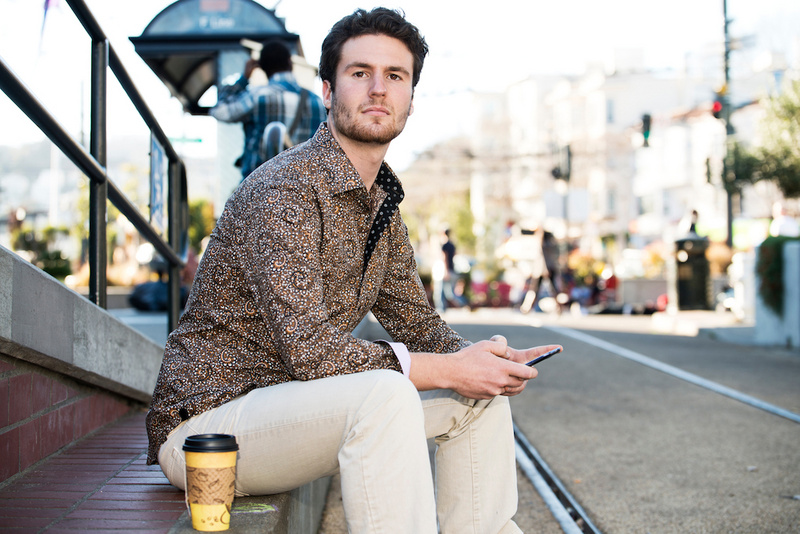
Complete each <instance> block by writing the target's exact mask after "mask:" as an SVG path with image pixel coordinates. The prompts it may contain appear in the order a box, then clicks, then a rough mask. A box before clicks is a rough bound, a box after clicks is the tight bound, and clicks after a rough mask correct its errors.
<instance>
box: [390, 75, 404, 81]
mask: <svg viewBox="0 0 800 534" xmlns="http://www.w3.org/2000/svg"><path fill="white" fill-rule="evenodd" d="M389 79H390V80H395V81H400V80H402V79H403V78H402V76H400V75H399V74H390V75H389Z"/></svg>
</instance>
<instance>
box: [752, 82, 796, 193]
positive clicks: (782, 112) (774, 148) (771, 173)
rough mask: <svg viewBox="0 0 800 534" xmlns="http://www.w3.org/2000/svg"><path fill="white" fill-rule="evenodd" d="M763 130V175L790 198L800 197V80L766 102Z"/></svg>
mask: <svg viewBox="0 0 800 534" xmlns="http://www.w3.org/2000/svg"><path fill="white" fill-rule="evenodd" d="M761 130H762V134H761V135H762V147H761V154H760V159H761V160H762V164H761V165H760V166H759V167H760V168H759V174H760V178H761V179H763V180H771V181H773V182H775V184H776V185H777V186H778V188H779V189H780V190H781V192H782V193H783V196H784V197H786V198H798V197H800V80H793V81H791V82H790V83H788V84H787V85H786V86H785V87H784V88H783V91H782V92H781V93H780V94H779V95H778V96H776V97H773V98H770V99H768V100H766V101H765V115H764V119H763V120H762V122H761Z"/></svg>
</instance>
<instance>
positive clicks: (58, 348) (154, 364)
mask: <svg viewBox="0 0 800 534" xmlns="http://www.w3.org/2000/svg"><path fill="white" fill-rule="evenodd" d="M0 352H2V353H3V354H6V355H8V356H12V357H14V358H18V359H21V360H25V361H27V362H30V363H34V364H36V365H39V366H42V367H45V368H47V369H50V370H52V371H56V372H58V373H61V374H64V375H66V376H70V377H72V378H75V379H78V380H81V381H83V382H86V383H88V384H91V385H94V386H98V387H100V388H103V389H106V390H109V391H111V392H114V393H117V394H120V395H123V396H125V397H129V398H131V399H133V400H136V401H138V402H143V403H146V404H148V403H149V402H150V398H151V395H152V393H153V389H154V388H155V383H156V378H157V377H158V371H159V369H160V367H161V359H162V357H163V354H164V348H163V347H161V346H159V345H158V344H156V343H154V342H153V341H151V340H150V339H148V338H146V337H145V336H143V335H142V334H140V333H138V332H136V331H135V330H132V329H131V328H130V327H128V326H126V325H125V324H123V323H121V322H120V321H118V320H117V319H116V318H114V317H113V316H112V315H110V314H109V313H108V312H107V311H106V310H103V309H102V308H100V307H98V306H96V305H95V304H93V303H91V302H89V301H88V300H86V299H85V298H83V297H82V296H81V295H80V294H78V293H77V292H75V291H72V290H71V289H69V288H68V287H66V286H64V285H63V284H61V283H60V282H58V281H57V280H55V279H54V278H52V277H51V276H49V275H47V274H46V273H44V272H42V271H41V270H39V269H37V268H36V267H34V266H33V265H31V264H29V263H28V262H26V261H24V260H22V259H21V258H20V257H18V256H17V255H15V254H14V253H12V252H11V251H9V250H8V249H6V248H3V247H0Z"/></svg>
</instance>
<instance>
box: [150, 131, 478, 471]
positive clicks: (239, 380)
mask: <svg viewBox="0 0 800 534" xmlns="http://www.w3.org/2000/svg"><path fill="white" fill-rule="evenodd" d="M402 196H403V190H402V186H401V185H400V182H399V180H398V179H397V177H396V176H395V175H394V173H393V172H392V171H391V169H390V168H389V167H388V165H386V164H385V163H384V164H383V165H382V167H381V170H380V173H379V175H378V177H377V178H376V181H375V185H374V186H373V187H372V190H371V191H367V189H366V188H365V186H364V183H363V181H362V180H361V178H360V176H359V174H358V172H357V171H356V169H355V167H353V165H352V164H351V163H350V161H349V160H348V159H347V156H346V155H345V153H344V151H343V150H342V149H341V147H340V146H339V144H338V143H337V142H336V140H335V139H334V138H333V136H332V135H331V133H330V131H329V130H328V128H327V125H326V124H323V125H321V126H320V128H319V130H318V131H317V133H316V134H315V136H314V137H313V138H312V139H310V140H309V141H308V142H306V143H303V144H300V145H297V146H295V147H293V148H291V149H289V150H287V151H285V152H283V153H282V154H280V155H278V156H277V157H275V158H273V159H271V160H269V161H268V162H267V163H265V164H264V165H262V166H261V167H259V168H258V169H256V171H254V172H253V174H252V175H250V176H249V177H248V178H247V179H246V180H244V181H243V182H242V184H241V185H240V186H239V188H238V189H237V190H236V191H235V192H234V193H233V194H232V195H231V197H230V198H229V199H228V202H227V203H226V205H225V209H224V211H223V213H222V215H221V216H220V218H219V221H218V222H217V226H216V228H215V229H214V231H213V232H212V234H211V237H210V240H209V243H208V246H207V248H206V251H205V253H204V254H203V257H202V259H201V261H200V266H199V268H198V270H197V274H196V277H195V280H194V283H193V285H192V290H191V293H190V295H189V301H188V302H187V305H186V309H185V311H184V313H183V315H182V316H181V319H180V321H179V323H178V326H177V328H176V329H175V330H174V331H173V332H172V333H171V334H170V336H169V338H168V340H167V344H166V349H165V352H164V360H163V362H162V365H161V371H160V373H159V376H158V381H157V383H156V388H155V391H154V393H153V400H152V404H151V407H150V411H149V413H148V414H147V431H148V436H149V440H150V449H149V451H148V463H150V464H153V463H156V462H157V455H158V449H159V447H160V446H161V445H162V444H163V443H164V441H165V440H166V438H167V435H168V434H169V433H170V432H171V431H172V430H173V429H174V428H175V427H176V426H178V425H179V424H180V423H181V421H183V420H185V419H188V418H190V417H192V416H195V415H198V414H200V413H202V412H204V411H206V410H209V409H212V408H215V407H217V406H220V405H222V404H224V403H225V402H228V401H230V400H232V399H234V398H235V397H238V396H240V395H243V394H245V393H247V392H249V391H251V390H253V389H256V388H262V387H267V386H271V385H275V384H280V383H282V382H287V381H290V380H313V379H317V378H323V377H327V376H331V375H338V374H347V373H357V372H361V371H367V370H373V369H394V370H396V371H401V366H400V363H399V361H398V359H397V356H395V353H394V351H393V350H392V348H391V347H390V346H389V345H388V344H386V343H383V342H369V341H365V340H361V339H357V338H355V337H353V335H352V332H353V330H354V329H355V327H356V326H357V325H358V324H359V322H361V320H362V319H363V318H364V317H365V316H366V315H367V313H368V312H369V311H372V312H373V314H374V315H375V317H376V318H377V319H378V321H379V322H380V323H381V325H382V326H383V327H384V328H385V329H386V331H387V332H388V333H389V334H390V335H391V337H392V339H393V341H395V342H400V343H403V344H405V345H406V347H407V348H408V349H409V350H410V351H412V352H434V353H450V352H456V351H458V350H459V349H461V348H463V347H465V346H467V345H469V342H468V341H466V340H465V339H463V338H462V337H461V336H459V335H458V334H457V333H455V332H454V331H453V330H451V329H450V328H449V327H448V326H447V325H446V324H445V323H444V321H442V320H441V318H440V317H439V315H438V314H437V313H436V311H435V310H434V309H433V308H432V307H431V306H430V305H429V303H428V300H427V297H426V294H425V290H424V288H423V286H422V283H421V282H420V279H419V275H418V273H417V265H416V262H415V260H414V251H413V248H412V247H411V243H410V241H409V238H408V231H407V229H406V226H405V224H404V223H403V220H402V218H401V216H400V212H399V210H398V209H397V205H398V204H399V202H400V200H402Z"/></svg>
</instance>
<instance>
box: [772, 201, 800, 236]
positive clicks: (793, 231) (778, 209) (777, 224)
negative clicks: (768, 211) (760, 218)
mask: <svg viewBox="0 0 800 534" xmlns="http://www.w3.org/2000/svg"><path fill="white" fill-rule="evenodd" d="M769 235H771V236H779V235H782V236H786V237H798V236H800V227H798V224H797V220H796V219H795V218H794V217H792V216H791V215H789V212H788V211H787V210H786V207H785V206H784V205H783V204H781V203H780V202H776V203H775V204H773V205H772V222H771V223H770V224H769Z"/></svg>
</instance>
